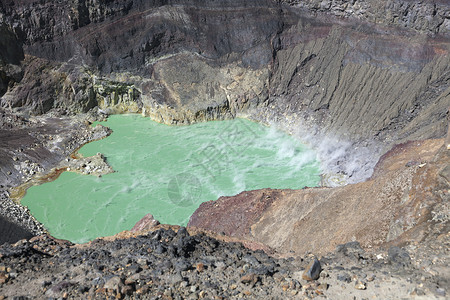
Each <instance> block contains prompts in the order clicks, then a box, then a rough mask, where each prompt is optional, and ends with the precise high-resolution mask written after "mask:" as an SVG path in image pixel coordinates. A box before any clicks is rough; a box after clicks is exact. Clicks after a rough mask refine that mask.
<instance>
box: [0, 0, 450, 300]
mask: <svg viewBox="0 0 450 300" xmlns="http://www.w3.org/2000/svg"><path fill="white" fill-rule="evenodd" d="M169 2H170V3H167V5H161V4H160V3H159V2H154V1H153V2H152V1H144V0H137V1H136V0H134V1H131V0H124V1H122V0H121V1H119V0H112V1H108V2H104V1H103V2H102V1H98V0H93V1H89V2H86V1H74V2H71V3H70V4H66V3H58V2H46V1H40V2H39V3H37V2H36V3H35V2H33V1H17V0H12V1H8V2H7V3H6V2H2V3H0V36H1V37H2V39H0V50H1V51H0V114H1V116H0V125H1V127H2V128H1V129H0V167H1V169H0V225H1V226H2V228H11V232H12V234H2V235H1V236H0V237H1V239H0V244H2V243H3V242H7V243H5V244H3V245H2V246H0V299H3V298H5V297H6V298H13V299H14V297H16V296H17V297H20V296H24V298H25V299H26V297H31V298H33V297H34V298H42V297H49V298H89V297H90V298H114V297H117V298H130V299H131V298H145V299H147V298H150V299H153V298H154V299H158V298H165V299H184V298H188V299H198V298H207V299H210V298H215V299H228V298H250V299H256V298H273V299H277V298H278V299H286V298H293V299H298V298H300V299H303V298H305V299H308V298H313V297H326V298H330V299H348V298H349V297H350V298H352V297H353V298H354V299H355V298H356V299H367V298H371V297H381V298H383V299H398V298H412V297H414V298H416V299H433V298H438V299H439V298H441V299H442V298H445V297H448V293H449V291H448V288H447V287H448V286H449V284H450V278H449V275H448V274H450V270H449V267H448V266H449V265H450V262H449V257H450V255H449V252H448V251H449V250H448V249H449V246H450V242H449V241H450V236H449V231H450V230H449V226H450V225H449V221H450V218H449V215H450V213H449V208H448V201H449V200H450V198H449V197H450V194H449V190H450V189H449V186H450V169H449V167H448V166H449V160H450V148H449V146H448V145H449V143H450V129H448V114H449V112H448V109H449V105H450V92H449V91H450V21H449V20H450V7H449V4H448V3H447V2H446V1H442V0H436V1H418V0H395V1H387V0H383V1H370V0H357V1H351V2H348V1H347V2H346V1H340V2H339V1H316V0H310V1H290V0H286V1H271V0H263V1H261V0H240V1H228V0H218V1H213V2H208V3H207V4H205V3H202V4H201V5H200V4H198V3H196V2H195V3H192V2H189V1H185V0H173V1H169ZM110 113H111V114H113V113H114V114H115V113H140V114H142V115H145V116H148V117H150V118H151V119H153V120H155V121H158V122H161V123H165V124H168V125H187V124H192V123H195V122H204V121H211V120H222V119H230V118H235V117H245V118H249V119H252V120H255V121H257V122H261V123H265V124H270V125H272V126H276V127H278V128H280V129H281V130H284V131H286V132H288V133H290V134H292V135H293V136H296V137H297V138H300V139H301V140H303V141H305V142H307V143H309V144H310V145H311V146H312V147H313V148H315V149H317V151H318V155H319V159H320V160H321V161H322V163H323V166H324V176H323V182H322V185H323V186H324V187H321V188H317V189H305V190H301V191H291V190H275V191H274V190H260V191H248V192H244V193H242V194H240V195H237V196H234V197H228V198H221V199H219V200H217V201H215V202H213V203H207V204H204V205H203V206H202V207H201V209H199V210H198V211H197V212H196V214H195V216H194V217H193V219H192V224H191V225H192V226H188V228H187V229H185V228H181V229H180V228H178V227H173V226H168V225H157V226H156V227H154V228H153V227H152V228H149V230H147V231H145V232H140V233H132V232H125V233H122V234H119V235H118V236H115V237H111V238H108V239H98V240H95V241H93V242H91V243H88V244H83V245H73V244H71V243H70V242H67V241H59V240H55V239H54V238H52V237H50V236H48V235H47V234H46V233H45V229H44V228H43V227H42V225H41V224H39V223H38V222H37V221H36V220H34V218H33V217H32V216H30V214H29V212H28V211H27V210H26V208H24V207H22V206H20V204H16V203H15V202H14V201H13V200H14V199H19V198H20V196H21V195H23V193H24V191H25V190H26V188H27V187H29V186H30V185H32V184H35V183H38V182H39V181H41V182H42V181H45V180H49V179H50V180H51V179H52V178H54V177H55V176H58V175H59V174H60V173H61V172H63V171H69V170H70V171H75V172H81V173H83V174H94V175H97V176H100V175H102V174H106V173H108V172H112V171H113V170H112V169H111V168H110V167H108V165H107V163H106V162H105V160H104V158H103V157H102V156H101V154H98V155H97V156H95V157H91V158H82V157H77V156H74V153H75V152H76V150H77V149H79V148H80V147H81V146H82V145H83V144H85V143H87V142H90V141H93V140H96V139H100V138H103V137H105V136H107V135H108V134H109V133H110V132H109V131H108V130H107V129H106V128H105V127H102V126H97V127H95V128H92V127H91V126H90V124H91V123H92V122H93V121H95V120H98V119H102V118H104V117H105V115H107V114H110ZM446 132H448V135H447V140H446V141H445V142H444V140H443V139H442V138H443V137H444V136H445V134H446ZM442 143H444V145H442ZM22 184H25V185H24V186H22V187H21V188H20V185H22ZM18 187H19V188H18ZM330 187H333V188H330ZM229 203H233V205H229ZM215 214H216V215H215ZM213 215H215V216H216V217H215V218H213V219H212V220H211V216H213ZM4 219H5V220H4ZM243 220H244V221H243ZM194 223H195V224H194ZM194 225H195V226H194ZM158 226H159V227H158ZM223 233H226V235H223ZM42 234H43V235H42ZM30 235H39V236H37V237H34V238H31V239H28V238H29V237H30ZM22 238H25V239H24V240H22ZM19 239H21V240H20V241H18V242H17V240H19ZM356 241H359V242H360V243H361V244H359V243H357V242H356ZM14 242H17V243H15V244H13V243H14ZM342 243H346V244H344V245H339V244H342ZM243 245H245V246H246V247H244V246H243ZM336 246H337V247H336ZM251 249H253V250H251ZM256 249H264V251H266V252H263V251H262V250H256ZM308 252H309V254H308ZM311 253H313V254H315V255H318V254H320V255H321V256H319V257H317V258H318V259H319V261H320V264H321V269H322V271H321V272H318V273H319V274H320V275H319V278H314V280H312V281H307V280H305V279H304V278H303V270H304V269H308V268H307V265H308V264H309V263H310V262H313V261H315V260H314V255H313V254H311ZM269 254H270V255H269ZM312 266H314V264H313V265H312ZM313 269H317V264H316V265H315V267H314V268H313ZM312 273H317V272H314V270H310V272H309V274H310V275H311V276H312ZM316 275H317V274H316Z"/></svg>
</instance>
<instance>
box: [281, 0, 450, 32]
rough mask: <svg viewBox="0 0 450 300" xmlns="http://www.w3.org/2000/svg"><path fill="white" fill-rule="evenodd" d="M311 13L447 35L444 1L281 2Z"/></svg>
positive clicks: (449, 24)
mask: <svg viewBox="0 0 450 300" xmlns="http://www.w3.org/2000/svg"><path fill="white" fill-rule="evenodd" d="M281 2H284V3H288V4H289V5H292V6H295V7H299V8H303V9H306V10H308V11H310V12H312V13H316V14H319V13H327V14H331V15H334V16H338V17H345V18H356V19H359V20H364V21H369V22H372V23H379V24H386V25H391V26H392V25H394V26H399V27H405V28H410V29H414V30H417V31H420V32H424V33H428V34H431V35H435V34H438V33H440V34H444V35H446V34H448V33H449V32H450V9H449V7H448V1H446V0H427V1H414V0H379V1H376V0H352V1H342V0H325V1H323V0H306V1H303V0H281Z"/></svg>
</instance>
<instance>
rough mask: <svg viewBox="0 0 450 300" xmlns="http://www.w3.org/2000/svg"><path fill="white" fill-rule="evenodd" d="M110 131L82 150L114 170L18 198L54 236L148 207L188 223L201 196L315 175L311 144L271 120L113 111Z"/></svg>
mask: <svg viewBox="0 0 450 300" xmlns="http://www.w3.org/2000/svg"><path fill="white" fill-rule="evenodd" d="M104 125H105V126H108V127H111V128H112V129H113V134H112V135H111V136H110V137H108V138H106V139H104V140H101V141H97V142H93V143H90V144H87V145H85V146H84V147H83V148H82V149H81V150H80V151H79V152H80V153H81V154H83V155H84V156H91V155H94V154H96V153H97V152H101V153H103V154H104V155H105V157H106V158H107V161H108V163H109V164H110V165H111V166H112V167H113V168H114V170H115V171H116V173H113V174H108V175H105V176H103V177H101V178H98V177H95V176H90V175H80V174H75V173H70V172H65V173H63V174H62V175H61V176H60V177H59V178H58V179H57V180H55V181H54V182H50V183H45V184H43V185H40V186H34V187H31V188H30V189H29V190H28V192H27V195H26V196H25V198H24V199H23V200H22V203H23V204H24V205H26V206H28V207H29V208H30V210H31V212H32V213H33V215H34V216H35V217H36V218H37V219H38V220H39V221H40V222H42V223H43V224H44V225H45V226H46V227H47V228H48V230H49V231H50V233H51V234H53V235H54V236H55V237H57V238H63V239H68V240H71V241H73V242H78V243H80V242H86V241H88V240H92V239H94V238H96V237H99V236H108V235H113V234H116V233H118V232H120V231H123V230H127V229H130V228H131V227H133V225H134V224H135V223H136V222H137V221H139V220H140V219H141V218H142V217H143V216H144V215H145V214H147V213H151V214H153V215H154V216H155V218H156V219H157V220H159V221H160V222H161V223H168V224H178V225H186V224H187V222H188V220H189V217H190V215H191V214H192V213H193V212H194V211H195V209H197V208H198V206H199V205H200V203H202V202H205V201H209V200H216V199H217V198H219V197H220V196H231V195H235V194H237V193H239V192H242V191H244V190H254V189H260V188H269V187H270V188H292V189H294V188H295V189H297V188H302V187H305V186H316V185H317V184H318V183H319V180H320V178H319V173H320V171H319V164H318V162H317V161H316V155H315V153H314V152H313V151H312V150H309V149H307V148H306V147H305V146H304V145H302V144H301V143H300V142H299V141H297V140H295V139H293V138H292V137H290V136H288V135H286V134H284V133H282V132H280V131H277V130H275V129H274V128H269V127H265V126H263V125H260V124H257V123H253V122H251V121H248V120H244V119H236V120H230V121H215V122H207V123H201V124H195V125H190V126H182V127H172V126H166V125H162V124H158V123H156V122H153V121H151V120H149V119H148V118H143V117H141V116H139V115H115V116H111V117H109V118H108V121H107V122H106V123H105V124H104Z"/></svg>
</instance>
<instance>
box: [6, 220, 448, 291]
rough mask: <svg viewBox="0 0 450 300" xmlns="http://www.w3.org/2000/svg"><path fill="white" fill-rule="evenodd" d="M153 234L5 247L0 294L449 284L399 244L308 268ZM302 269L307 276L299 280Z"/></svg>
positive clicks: (179, 232) (340, 253) (180, 232)
mask: <svg viewBox="0 0 450 300" xmlns="http://www.w3.org/2000/svg"><path fill="white" fill-rule="evenodd" d="M155 229H156V230H155V231H151V232H147V233H145V234H142V233H141V234H136V235H134V236H132V237H130V236H129V235H128V238H127V239H122V238H116V239H115V240H113V241H108V240H95V241H93V242H91V243H89V244H86V245H72V244H70V243H68V242H64V241H58V240H55V239H52V238H50V237H46V236H42V237H39V238H33V239H31V240H30V241H20V242H18V243H16V244H14V245H3V246H1V247H0V295H3V296H0V297H3V298H4V297H8V298H12V297H14V296H16V297H18V296H20V297H23V298H21V299H27V298H28V297H30V296H31V297H36V298H44V297H45V298H47V297H48V298H62V299H66V298H69V299H73V298H76V299H106V298H107V299H110V298H111V299H112V298H115V299H123V298H124V299H237V298H247V299H311V298H315V297H321V298H322V297H324V296H325V297H329V298H330V299H348V298H349V297H351V298H356V299H364V298H366V299H367V298H372V297H376V298H382V299H399V298H405V297H417V298H418V299H421V297H422V298H426V299H439V297H442V296H445V295H446V290H445V287H446V284H448V280H447V281H445V280H444V281H443V280H442V278H441V277H439V276H434V277H433V276H430V274H428V273H427V272H425V271H423V270H421V269H420V268H418V267H417V266H415V265H414V264H413V262H414V261H415V260H412V259H411V257H410V255H409V254H408V252H406V251H405V250H402V249H400V248H398V247H392V248H390V249H389V250H388V251H379V252H377V253H366V252H365V251H364V250H363V249H362V248H361V247H360V246H359V244H358V243H357V242H352V243H348V244H345V245H340V246H339V247H337V249H336V251H335V252H333V253H330V254H328V255H326V256H323V257H321V258H320V261H317V262H316V263H315V264H312V262H314V256H312V255H309V256H306V257H304V258H300V257H298V258H295V259H294V258H290V259H280V258H273V257H270V256H268V255H267V254H265V253H264V252H262V251H252V250H249V249H246V248H244V247H243V246H242V244H240V243H228V242H223V241H221V240H217V239H214V238H211V237H208V236H205V235H203V234H198V233H195V232H193V233H192V234H189V233H188V232H187V230H186V229H185V228H173V229H175V230H173V229H172V228H155ZM422 253H426V254H429V252H422ZM433 263H434V264H436V263H437V264H442V263H446V262H442V261H441V260H440V259H436V260H434V262H433ZM313 266H314V268H313V269H311V268H312V267H313ZM314 269H315V270H316V271H312V270H314ZM305 271H309V272H307V273H306V274H309V276H313V278H311V277H305V276H304V275H305ZM307 279H308V280H307ZM311 279H315V280H311Z"/></svg>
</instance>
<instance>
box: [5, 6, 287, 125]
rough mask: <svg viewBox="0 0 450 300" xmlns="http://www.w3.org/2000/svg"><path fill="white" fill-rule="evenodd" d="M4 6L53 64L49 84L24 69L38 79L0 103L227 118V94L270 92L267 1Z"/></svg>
mask: <svg viewBox="0 0 450 300" xmlns="http://www.w3.org/2000/svg"><path fill="white" fill-rule="evenodd" d="M32 4H33V5H32ZM2 10H3V12H4V13H3V14H2V17H1V19H2V20H3V22H5V23H6V24H8V25H9V26H10V27H11V28H12V29H11V30H13V31H14V32H15V33H16V35H17V36H18V37H19V38H20V39H21V40H22V41H23V43H24V49H25V53H26V54H27V55H30V56H31V57H38V58H39V59H40V60H42V63H41V65H42V66H43V68H44V69H51V70H52V71H53V74H51V75H50V76H48V75H49V74H46V75H47V76H46V78H47V80H46V81H47V82H45V86H47V87H49V88H48V89H47V90H51V91H54V92H53V93H50V95H47V94H48V93H47V94H46V92H45V91H42V90H40V88H39V86H41V85H42V84H41V83H40V82H39V80H40V79H36V80H33V79H30V78H28V80H27V82H30V81H34V83H33V84H31V86H30V84H29V83H28V86H24V87H15V88H12V89H10V91H9V93H8V94H7V95H5V96H4V97H3V99H2V105H3V106H4V107H18V106H26V107H31V108H33V112H34V113H43V112H45V111H48V109H50V108H51V107H63V108H68V109H70V111H72V112H77V111H86V110H88V109H90V108H91V107H92V106H93V105H94V104H99V106H100V107H101V108H102V109H105V110H107V112H122V111H133V112H138V111H142V110H145V111H147V112H148V114H150V115H151V116H152V117H154V118H155V119H157V120H159V121H161V122H165V123H169V124H172V123H179V122H181V123H189V122H192V121H196V120H197V121H201V120H212V119H217V118H229V117H232V116H233V113H232V112H231V111H230V109H229V108H230V107H231V104H230V103H229V102H230V99H232V100H236V99H240V100H242V101H243V102H247V101H253V102H254V101H256V102H257V103H259V102H262V101H263V100H264V99H266V98H267V88H265V89H264V90H263V87H264V86H265V85H266V83H267V79H268V71H267V69H266V68H267V65H268V63H269V62H270V61H271V59H272V47H271V44H270V43H271V38H272V37H273V36H274V35H275V34H276V33H277V32H279V31H281V30H282V17H281V14H282V11H281V8H280V6H279V5H277V4H276V3H274V2H272V1H243V2H236V1H213V2H211V1H210V2H208V3H207V4H205V3H196V2H185V1H112V2H108V3H103V2H99V1H78V2H76V3H74V4H71V6H66V5H62V4H56V3H39V4H36V3H32V2H30V3H20V2H17V3H14V2H11V3H10V4H9V5H6V4H5V5H3V7H2ZM24 17H27V18H24ZM55 24H59V25H57V26H56V25H55ZM46 61H49V62H46ZM49 64H52V66H51V67H50V68H47V66H48V65H49ZM262 69H263V70H262ZM230 70H231V72H230ZM44 71H45V70H44ZM39 72H40V70H33V69H30V72H29V73H30V75H31V74H32V75H33V76H32V77H37V78H39V77H40V74H39ZM205 78H208V80H206V81H205ZM253 78H255V79H253ZM49 81H50V82H49ZM188 85H189V86H190V87H187V86H188ZM23 91H31V93H24V92H23ZM30 94H31V95H33V97H31V96H30ZM24 98H25V99H24ZM49 99H54V100H53V103H52V100H49ZM260 100H261V101H260ZM39 102H44V103H49V105H48V106H45V105H44V107H43V106H42V105H40V103H39ZM70 103H76V104H78V103H79V104H81V105H79V106H78V107H77V106H76V105H75V106H73V105H70ZM241 106H245V105H241ZM247 106H249V105H247ZM38 107H41V109H38ZM42 107H43V109H42ZM155 111H156V112H155ZM222 115H223V116H222Z"/></svg>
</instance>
